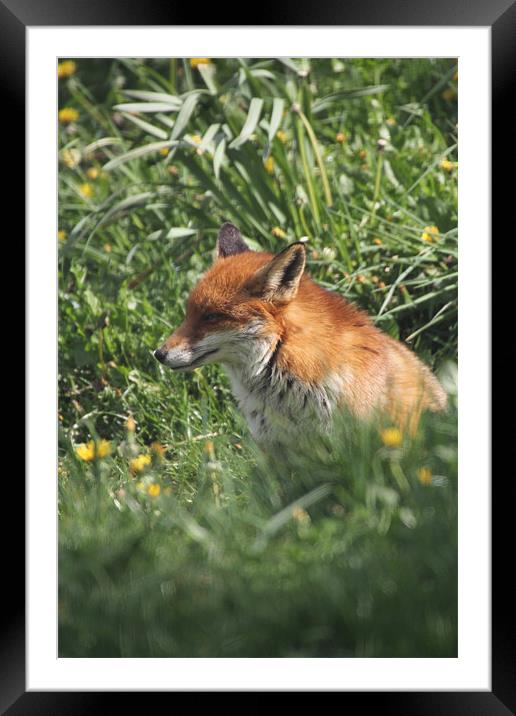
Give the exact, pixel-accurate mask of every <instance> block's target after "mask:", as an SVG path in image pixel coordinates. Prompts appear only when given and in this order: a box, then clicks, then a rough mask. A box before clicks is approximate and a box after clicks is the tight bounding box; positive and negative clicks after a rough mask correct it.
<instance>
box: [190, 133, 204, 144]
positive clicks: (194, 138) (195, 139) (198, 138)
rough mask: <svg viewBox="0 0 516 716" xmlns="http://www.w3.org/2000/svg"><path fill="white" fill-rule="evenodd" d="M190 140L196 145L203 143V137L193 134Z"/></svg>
mask: <svg viewBox="0 0 516 716" xmlns="http://www.w3.org/2000/svg"><path fill="white" fill-rule="evenodd" d="M190 139H191V140H192V142H193V143H194V144H200V143H201V142H202V137H201V135H200V134H192V136H191V137H190Z"/></svg>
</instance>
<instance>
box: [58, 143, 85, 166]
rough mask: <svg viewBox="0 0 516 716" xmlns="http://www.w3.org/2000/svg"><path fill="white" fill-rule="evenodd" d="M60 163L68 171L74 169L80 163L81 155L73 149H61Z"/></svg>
mask: <svg viewBox="0 0 516 716" xmlns="http://www.w3.org/2000/svg"><path fill="white" fill-rule="evenodd" d="M61 161H62V162H63V164H65V165H66V166H67V167H68V169H75V167H76V166H77V165H78V164H79V162H80V161H81V153H80V151H79V150H78V149H75V147H72V148H71V149H63V151H62V152H61Z"/></svg>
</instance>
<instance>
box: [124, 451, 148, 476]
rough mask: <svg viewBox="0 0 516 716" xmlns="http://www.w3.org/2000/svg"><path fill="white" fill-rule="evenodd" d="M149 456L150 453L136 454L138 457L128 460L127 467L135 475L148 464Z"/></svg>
mask: <svg viewBox="0 0 516 716" xmlns="http://www.w3.org/2000/svg"><path fill="white" fill-rule="evenodd" d="M150 463H151V458H150V455H138V457H135V458H133V459H132V460H131V461H130V462H129V469H130V470H131V472H132V473H133V475H136V473H138V472H143V471H144V470H145V468H146V467H147V465H150Z"/></svg>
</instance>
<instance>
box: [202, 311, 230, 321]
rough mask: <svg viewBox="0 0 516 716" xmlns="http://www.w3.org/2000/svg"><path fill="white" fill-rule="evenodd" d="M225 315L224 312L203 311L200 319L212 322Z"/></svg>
mask: <svg viewBox="0 0 516 716" xmlns="http://www.w3.org/2000/svg"><path fill="white" fill-rule="evenodd" d="M225 317H226V316H225V314H224V313H217V312H215V311H214V312H213V313H205V314H204V315H203V317H202V320H203V322H205V323H212V322H213V321H218V320H219V319H221V318H225Z"/></svg>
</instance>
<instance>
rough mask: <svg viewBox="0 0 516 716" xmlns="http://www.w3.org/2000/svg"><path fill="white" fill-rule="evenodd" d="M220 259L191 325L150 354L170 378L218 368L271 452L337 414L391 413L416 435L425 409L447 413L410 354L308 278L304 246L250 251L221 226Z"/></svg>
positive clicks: (435, 386)
mask: <svg viewBox="0 0 516 716" xmlns="http://www.w3.org/2000/svg"><path fill="white" fill-rule="evenodd" d="M217 253H218V258H217V260H216V261H215V263H214V264H213V266H212V267H211V269H209V270H208V271H207V273H206V274H205V275H204V276H203V277H202V279H201V280H200V281H199V283H198V284H197V286H196V287H195V288H194V289H193V291H192V293H191V295H190V297H189V299H188V304H187V310H186V318H185V321H184V322H183V323H182V325H181V326H179V328H177V330H176V331H175V332H174V333H173V334H172V335H171V336H170V337H169V338H168V339H167V340H166V341H165V343H164V344H163V346H162V347H161V348H159V349H158V350H157V351H156V352H155V354H154V355H155V357H156V358H157V359H158V360H159V361H160V362H162V363H163V364H164V365H166V366H168V367H170V368H172V369H173V370H193V369H194V368H197V367H198V366H200V365H204V364H206V363H211V362H219V363H221V364H222V366H223V367H224V369H225V370H226V372H227V374H228V377H229V380H230V383H231V386H232V390H233V393H234V395H235V397H236V399H237V401H238V404H239V406H240V408H241V410H242V412H243V413H244V415H245V418H246V420H247V423H248V425H249V428H250V430H251V433H252V435H253V437H254V438H255V440H256V441H257V442H258V443H259V444H261V445H262V446H263V447H264V448H265V449H268V448H272V447H273V446H275V445H282V444H287V445H289V444H290V445H295V444H296V441H298V440H299V437H300V436H301V435H303V434H311V435H313V434H314V433H318V432H320V431H321V430H322V431H329V430H331V425H332V417H333V416H334V414H335V412H336V411H338V410H339V409H340V410H347V411H349V412H351V413H352V414H353V415H355V416H356V417H358V418H361V419H364V420H367V419H370V418H373V417H375V416H380V415H382V414H383V415H388V416H389V417H390V419H391V420H392V421H393V422H395V423H396V424H398V425H399V426H400V427H402V428H408V429H409V430H410V431H412V432H413V431H414V430H415V429H416V427H417V423H418V421H419V418H420V415H421V412H422V411H423V410H425V409H429V410H434V411H437V410H442V409H444V408H445V406H446V394H445V392H444V390H443V389H442V387H441V385H440V384H439V382H438V381H437V379H436V378H435V377H434V376H433V374H432V373H431V371H430V370H429V368H428V367H427V366H426V365H424V364H423V363H422V362H421V361H420V360H419V359H418V358H417V357H416V355H415V354H414V353H413V352H412V351H410V350H409V349H408V348H407V347H406V346H405V345H403V344H402V343H400V342H399V341H396V340H394V339H393V338H391V337H390V336H388V335H387V334H385V333H383V332H382V331H380V330H379V329H378V328H376V327H375V326H374V325H373V324H372V322H371V321H370V319H369V317H368V316H367V314H366V313H364V312H363V311H362V310H360V309H359V308H357V307H356V306H355V305H353V304H352V303H350V302H348V301H346V300H345V299H344V298H343V297H342V296H340V295H338V294H337V293H334V292H332V291H328V290H326V289H324V288H322V287H321V286H319V285H318V284H317V283H315V282H314V281H313V280H312V279H311V278H310V277H309V276H308V275H307V274H306V273H305V272H304V269H305V260H306V257H305V247H304V244H302V243H301V242H298V243H294V244H291V245H290V246H288V247H287V248H286V249H284V250H283V251H282V252H281V253H279V254H276V255H273V254H269V253H265V252H258V251H251V250H250V249H249V247H248V246H247V245H246V244H245V242H244V240H243V239H242V237H241V235H240V233H239V232H238V230H237V229H236V227H234V226H233V225H232V224H224V225H223V226H222V228H221V230H220V232H219V237H218V241H217ZM307 431H308V432H307Z"/></svg>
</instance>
